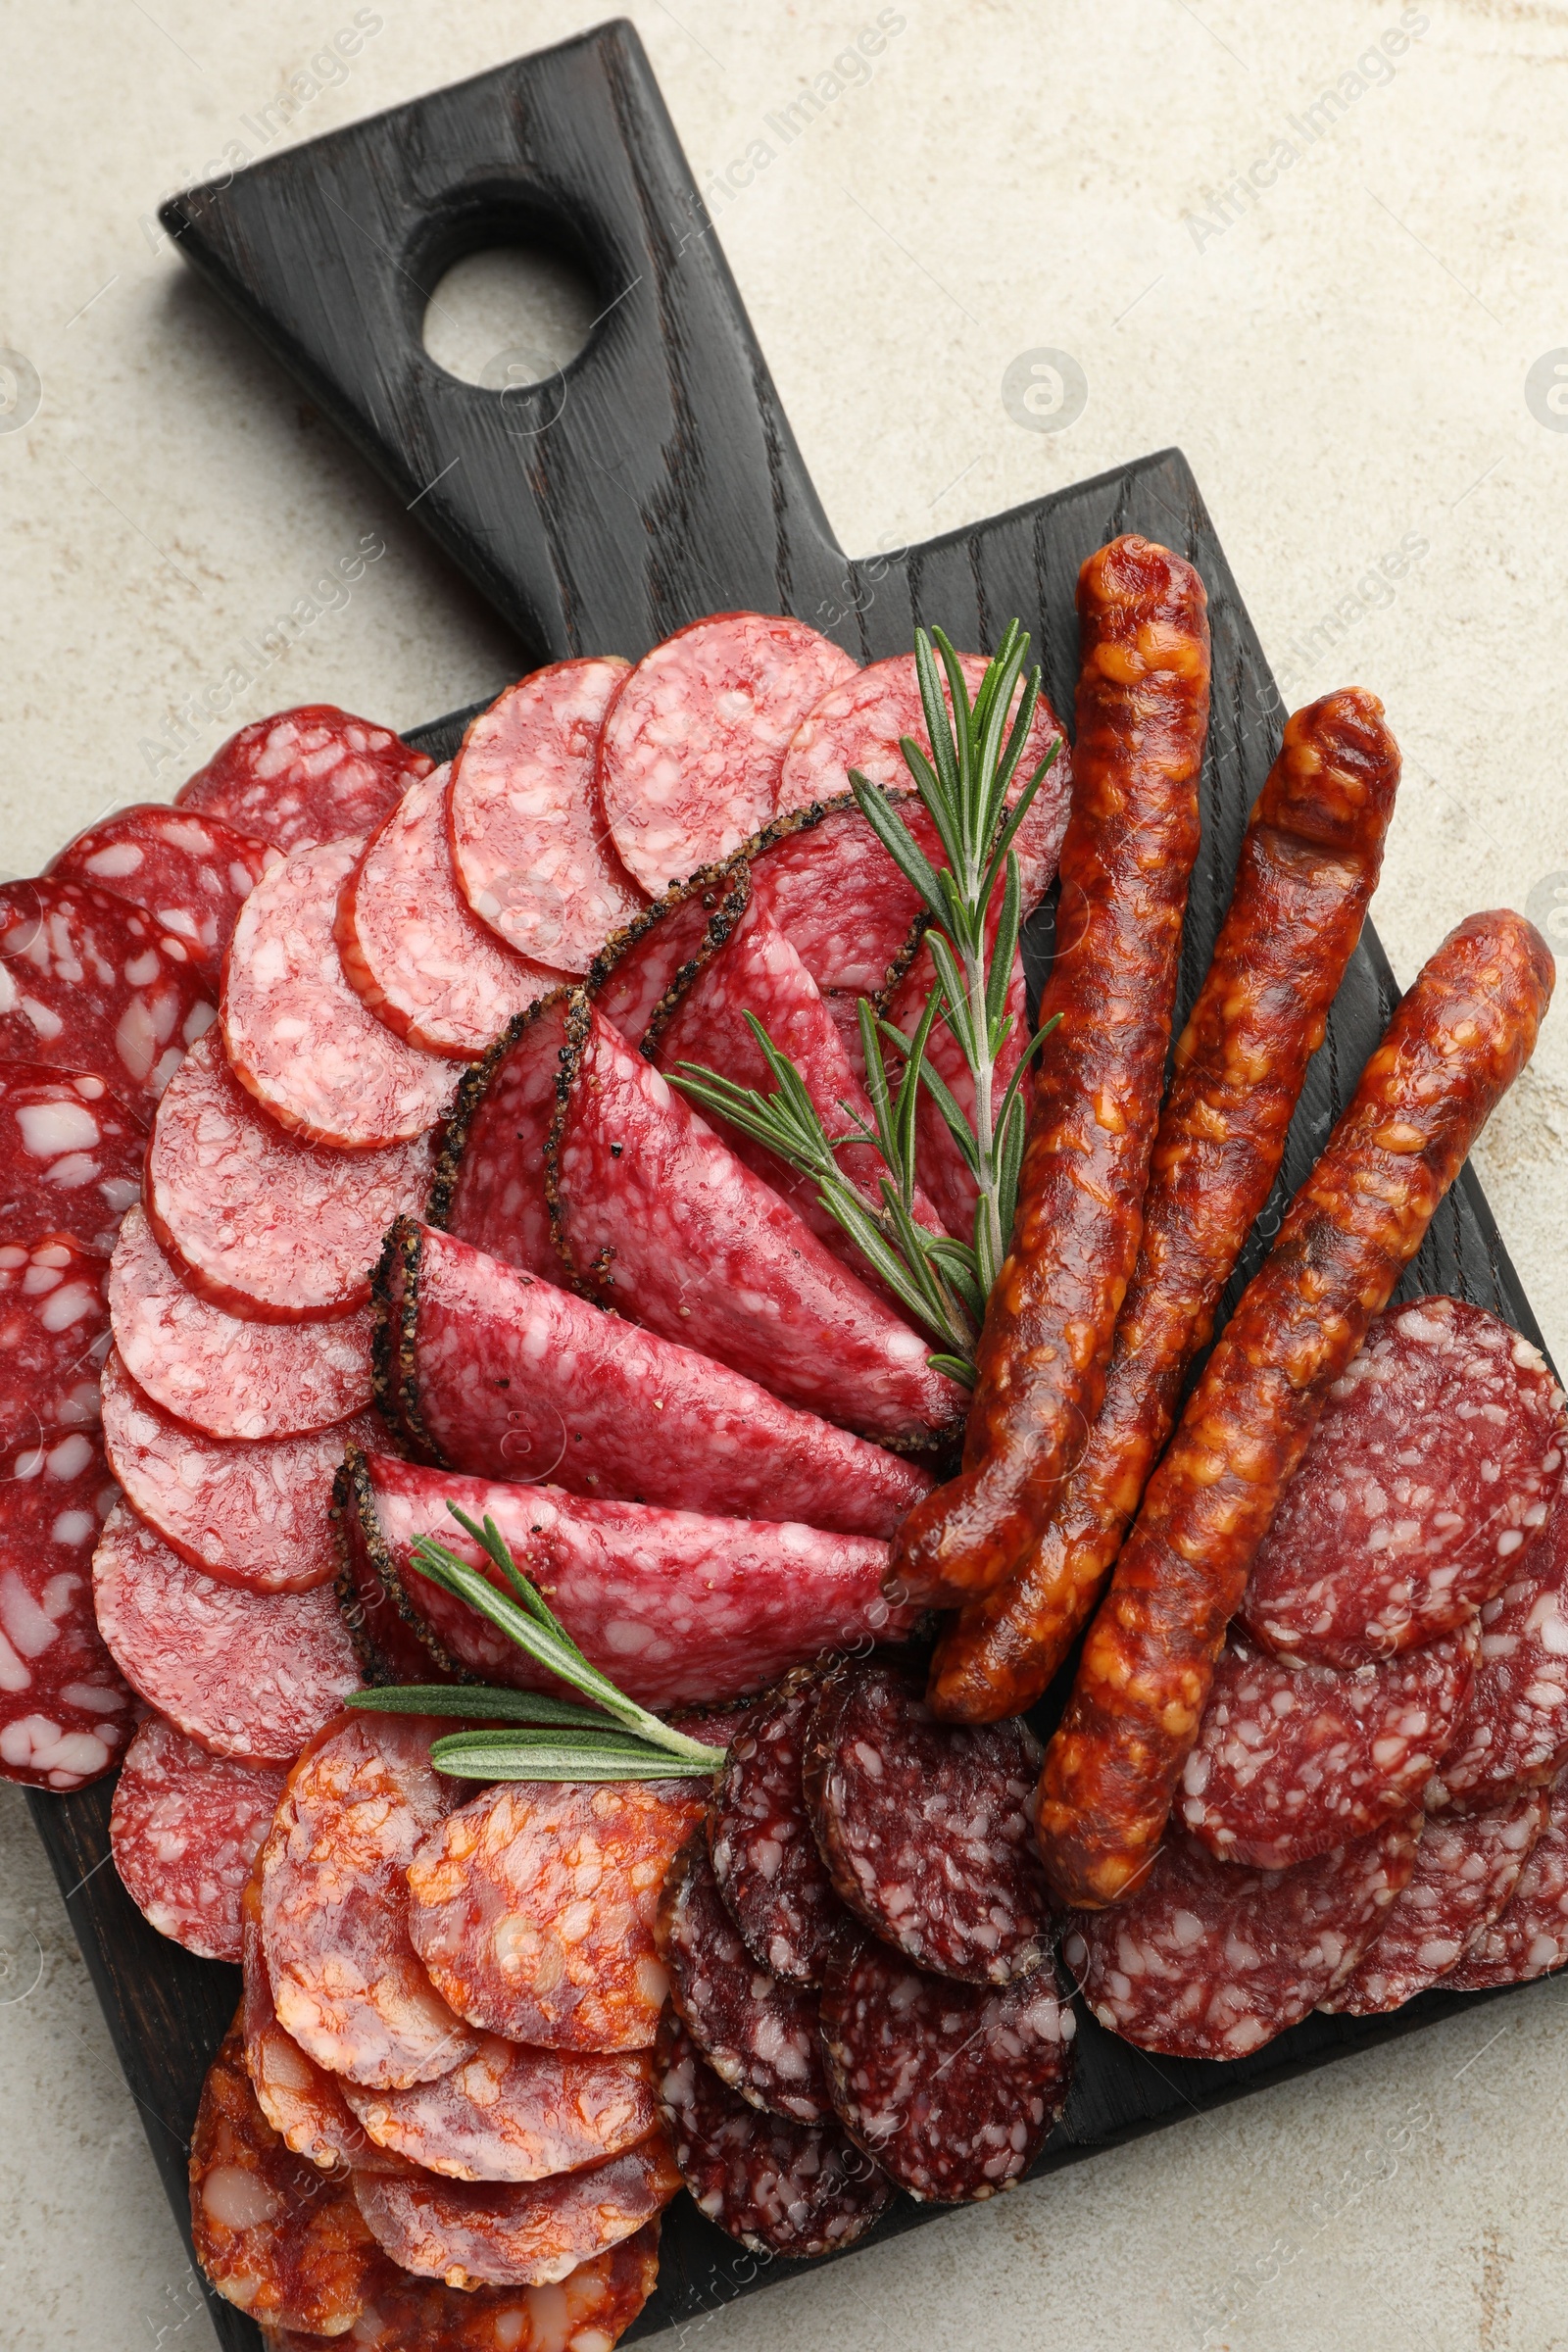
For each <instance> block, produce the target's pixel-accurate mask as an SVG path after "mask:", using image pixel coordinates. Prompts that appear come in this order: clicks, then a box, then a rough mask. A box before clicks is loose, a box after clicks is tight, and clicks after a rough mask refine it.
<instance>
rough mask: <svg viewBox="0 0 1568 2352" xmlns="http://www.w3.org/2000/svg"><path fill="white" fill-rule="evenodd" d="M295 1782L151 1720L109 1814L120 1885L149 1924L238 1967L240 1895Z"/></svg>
mask: <svg viewBox="0 0 1568 2352" xmlns="http://www.w3.org/2000/svg"><path fill="white" fill-rule="evenodd" d="M287 1777H288V1775H287V1773H286V1772H284V1771H282V1770H281V1769H279V1768H278V1767H276V1766H268V1765H265V1764H244V1763H241V1762H240V1761H239V1760H238V1759H237V1758H236V1757H233V1756H215V1755H210V1754H209V1753H208V1751H207V1749H206V1748H205V1747H198V1746H197V1744H196V1742H195V1740H188V1739H187V1738H186V1736H185V1734H184V1733H183V1732H181V1731H177V1730H176V1729H175V1727H174V1725H173V1724H172V1723H167V1722H165V1720H164V1718H163V1717H162V1716H161V1715H149V1716H148V1718H147V1720H146V1722H145V1723H143V1724H142V1725H141V1726H140V1727H139V1729H138V1731H137V1733H136V1737H135V1738H134V1740H132V1741H131V1743H130V1745H129V1747H128V1748H127V1749H126V1750H125V1761H124V1764H123V1768H122V1770H121V1775H120V1778H119V1780H118V1781H117V1782H116V1784H115V1801H114V1804H113V1806H112V1807H111V1809H110V1814H109V1842H110V1845H111V1847H112V1849H113V1852H114V1857H115V1868H116V1870H118V1871H119V1873H120V1879H121V1884H122V1885H123V1887H124V1889H125V1892H126V1893H127V1894H128V1895H129V1896H130V1899H131V1901H132V1902H133V1903H134V1904H135V1906H136V1908H137V1910H138V1911H139V1912H140V1913H141V1915H142V1917H143V1918H144V1919H145V1920H146V1921H147V1922H148V1924H149V1925H150V1926H152V1927H155V1928H156V1929H157V1930H158V1933H159V1935H160V1936H169V1937H170V1938H171V1940H172V1942H174V1943H182V1944H183V1945H184V1947H185V1949H186V1951H187V1952H194V1953H195V1954H196V1956H197V1958H198V1959H199V1960H236V1961H237V1960H238V1959H239V1957H240V1951H241V1942H242V1939H241V1934H240V1897H241V1895H242V1894H243V1893H244V1891H245V1884H246V1881H247V1880H248V1879H249V1877H250V1875H251V1869H252V1866H253V1865H254V1863H255V1860H256V1856H257V1854H258V1853H259V1851H260V1850H261V1844H262V1840H263V1838H265V1837H266V1836H267V1833H268V1831H269V1830H270V1828H271V1826H272V1815H273V1814H274V1812H275V1811H276V1810H277V1800H278V1798H279V1797H280V1796H281V1795H282V1793H283V1783H284V1781H285V1780H286V1779H287Z"/></svg>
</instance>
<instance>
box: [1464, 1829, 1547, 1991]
mask: <svg viewBox="0 0 1568 2352" xmlns="http://www.w3.org/2000/svg"><path fill="white" fill-rule="evenodd" d="M1565 1962H1568V1788H1564V1787H1563V1786H1562V1784H1561V1783H1558V1784H1556V1785H1555V1786H1554V1787H1553V1788H1552V1789H1551V1792H1550V1798H1549V1810H1548V1815H1547V1820H1546V1825H1545V1827H1544V1830H1543V1831H1542V1833H1541V1835H1540V1837H1539V1838H1537V1839H1536V1842H1535V1845H1534V1847H1533V1848H1532V1850H1531V1853H1530V1856H1529V1858H1528V1860H1527V1861H1526V1863H1525V1866H1524V1868H1523V1870H1522V1871H1521V1872H1520V1873H1519V1883H1518V1885H1517V1886H1516V1887H1515V1888H1514V1890H1513V1894H1512V1896H1511V1898H1510V1899H1509V1901H1508V1903H1507V1904H1506V1905H1505V1907H1504V1908H1503V1910H1502V1911H1501V1912H1500V1913H1499V1914H1498V1916H1497V1918H1496V1919H1495V1920H1494V1921H1493V1922H1492V1924H1491V1926H1490V1927H1486V1928H1483V1929H1481V1930H1479V1931H1478V1932H1477V1933H1476V1934H1475V1935H1473V1936H1471V1937H1470V1939H1469V1941H1468V1943H1467V1944H1466V1946H1465V1950H1464V1956H1463V1958H1462V1959H1461V1960H1460V1962H1459V1965H1458V1967H1457V1968H1456V1969H1454V1970H1453V1972H1452V1974H1451V1975H1450V1976H1449V1978H1448V1979H1447V1983H1448V1985H1450V1986H1451V1988H1452V1989H1453V1990H1454V1991H1456V1992H1483V1991H1486V1990H1487V1989H1488V1988H1489V1987H1490V1986H1492V1985H1523V1984H1527V1983H1528V1982H1529V1981H1530V1980H1531V1979H1532V1978H1534V1977H1544V1976H1545V1975H1546V1974H1547V1972H1548V1971H1549V1970H1551V1969H1554V1968H1561V1967H1562V1966H1563V1965H1564V1963H1565Z"/></svg>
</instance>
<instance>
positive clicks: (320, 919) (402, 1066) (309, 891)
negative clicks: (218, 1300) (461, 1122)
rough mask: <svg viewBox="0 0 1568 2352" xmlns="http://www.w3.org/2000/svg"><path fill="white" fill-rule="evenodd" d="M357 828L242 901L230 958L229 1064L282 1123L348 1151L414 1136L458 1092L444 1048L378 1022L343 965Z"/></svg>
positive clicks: (226, 994) (291, 861)
mask: <svg viewBox="0 0 1568 2352" xmlns="http://www.w3.org/2000/svg"><path fill="white" fill-rule="evenodd" d="M363 847H364V843H363V841H362V840H361V838H360V836H359V835H358V834H353V835H351V836H350V837H349V838H348V839H347V840H344V841H327V842H322V843H321V845H320V847H319V849H314V850H297V851H296V852H295V854H294V856H293V857H292V858H285V859H284V861H283V863H282V864H281V865H277V866H274V867H273V868H272V871H271V872H270V874H268V875H267V876H266V877H265V879H264V880H262V881H261V882H259V883H258V884H257V886H256V888H255V889H254V890H253V891H252V892H251V895H250V897H249V898H248V899H247V900H246V902H245V904H244V906H243V907H241V909H240V916H239V921H238V922H237V923H236V924H235V926H234V936H233V938H232V940H231V941H230V942H229V949H228V958H227V961H226V962H225V964H224V967H223V1006H222V1015H223V1046H224V1051H225V1052H226V1053H227V1054H228V1061H229V1067H230V1068H231V1069H232V1071H233V1072H234V1075H235V1077H236V1078H238V1080H239V1082H240V1084H241V1085H242V1086H244V1087H246V1088H247V1089H248V1090H249V1092H250V1093H251V1094H253V1095H254V1096H255V1097H256V1100H257V1102H258V1103H261V1104H262V1105H263V1107H264V1108H265V1109H267V1110H269V1111H270V1113H271V1115H272V1117H273V1118H274V1119H276V1121H277V1122H278V1124H279V1126H281V1127H286V1128H287V1129H288V1130H289V1131H290V1133H291V1134H294V1135H301V1136H304V1137H305V1139H306V1141H307V1142H308V1143H313V1144H326V1145H328V1146H330V1147H331V1148H332V1149H333V1150H336V1151H343V1152H368V1151H372V1150H377V1149H381V1148H384V1147H385V1146H386V1145H388V1144H403V1143H409V1142H411V1141H412V1140H413V1139H414V1137H416V1136H418V1135H422V1134H423V1133H424V1132H425V1130H426V1128H429V1127H433V1126H434V1124H435V1122H436V1120H437V1119H438V1118H439V1117H440V1116H441V1113H442V1110H443V1109H444V1108H445V1105H446V1101H447V1098H448V1096H449V1095H450V1094H451V1092H452V1085H453V1073H452V1068H451V1065H450V1063H449V1062H447V1061H446V1060H444V1059H443V1058H442V1057H441V1056H440V1055H439V1054H425V1053H422V1052H421V1051H420V1050H419V1048H418V1047H417V1046H413V1045H410V1044H409V1043H408V1042H407V1041H406V1040H405V1039H403V1038H401V1037H398V1036H396V1035H395V1034H394V1033H393V1031H392V1030H390V1029H389V1028H387V1027H386V1025H385V1024H384V1022H381V1021H378V1020H377V1019H376V1017H375V1015H374V1014H373V1013H371V1012H369V1011H368V1010H367V1008H366V1006H365V1005H363V1004H362V1003H361V1002H360V999H359V998H358V997H357V996H356V995H355V993H354V991H353V989H352V988H351V987H350V986H349V984H348V980H347V978H346V977H345V975H344V971H343V962H342V958H341V957H340V956H339V955H338V952H337V943H336V941H335V939H334V938H333V924H334V921H335V919H336V914H337V901H338V893H339V891H340V890H341V889H342V887H343V885H344V883H345V882H346V881H347V880H348V879H349V876H350V875H351V874H352V873H353V871H354V869H355V866H356V865H357V863H358V862H359V858H360V853H361V851H362V849H363Z"/></svg>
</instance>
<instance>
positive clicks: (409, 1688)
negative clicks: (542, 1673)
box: [347, 1683, 609, 1732]
mask: <svg viewBox="0 0 1568 2352" xmlns="http://www.w3.org/2000/svg"><path fill="white" fill-rule="evenodd" d="M347 1703H348V1705H350V1706H351V1707H362V1708H365V1709H366V1710H368V1712H369V1713H370V1714H372V1715H461V1716H463V1717H464V1718H465V1719H466V1721H467V1722H469V1723H488V1722H490V1721H491V1720H492V1719H494V1720H495V1721H496V1722H498V1723H537V1724H557V1725H573V1726H576V1727H577V1728H578V1729H580V1730H583V1731H601V1732H602V1731H606V1730H607V1729H608V1728H609V1727H608V1726H607V1724H606V1722H605V1718H604V1716H603V1714H602V1713H600V1712H599V1710H598V1709H596V1708H593V1707H578V1706H573V1705H572V1703H571V1701H570V1699H566V1698H552V1697H551V1696H550V1694H549V1692H548V1691H511V1690H504V1689H497V1688H495V1687H493V1686H491V1685H489V1684H481V1683H382V1684H379V1685H378V1686H377V1687H376V1688H375V1689H374V1690H371V1691H350V1692H349V1695H348V1701H347Z"/></svg>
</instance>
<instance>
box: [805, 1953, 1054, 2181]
mask: <svg viewBox="0 0 1568 2352" xmlns="http://www.w3.org/2000/svg"><path fill="white" fill-rule="evenodd" d="M1076 2030H1077V2020H1076V2018H1075V2017H1074V2016H1073V2013H1072V2010H1071V2009H1070V2008H1069V2007H1068V2006H1067V2004H1066V2003H1065V2002H1064V2001H1061V2000H1059V1999H1058V1998H1057V1993H1056V1982H1055V1974H1054V1970H1053V1969H1052V1968H1051V1967H1050V1966H1047V1967H1045V1968H1040V1969H1036V1971H1035V1972H1034V1974H1033V1975H1032V1976H1027V1977H1017V1978H1015V1979H1014V1981H1013V1982H1012V1984H1010V1985H955V1984H954V1983H953V1982H952V1981H951V1979H949V1978H947V1977H932V1976H927V1975H926V1974H925V1973H924V1972H923V1971H922V1970H920V1969H917V1968H913V1967H911V1966H910V1964H909V1962H908V1961H907V1960H906V1959H905V1958H904V1957H903V1955H902V1954H901V1953H898V1952H894V1951H890V1950H889V1949H888V1947H887V1945H886V1944H883V1943H878V1942H876V1941H875V1940H874V1939H872V1938H870V1937H858V1938H856V1937H851V1938H847V1939H846V1941H845V1943H844V1944H842V1945H841V1946H840V1948H839V1951H838V1953H837V1954H836V1956H835V1959H834V1962H833V1965H832V1967H831V1968H830V1969H829V1971H828V1981H827V1985H826V1986H825V1988H824V1990H823V1994H822V2039H823V2042H824V2043H825V2045H826V2050H827V2062H828V2079H829V2081H830V2082H831V2084H832V2091H833V2104H834V2106H835V2107H836V2108H837V2110H838V2113H839V2117H840V2120H841V2121H842V2122H843V2124H844V2126H845V2128H846V2129H847V2130H848V2131H850V2133H851V2134H852V2135H853V2137H854V2138H855V2139H857V2140H858V2142H859V2144H860V2146H861V2147H862V2148H864V2149H865V2150H866V2151H867V2153H868V2154H869V2155H871V2156H874V2157H875V2159H876V2161H877V2163H878V2164H880V2165H881V2166H882V2168H883V2170H884V2171H886V2172H889V2173H891V2174H892V2176H893V2178H894V2180H896V2181H897V2182H898V2184H899V2186H900V2187H901V2188H903V2189H907V2191H908V2193H909V2195H910V2196H911V2197H918V2198H920V2199H921V2200H922V2201H924V2200H926V2199H934V2200H935V2201H936V2202H937V2203H939V2204H948V2205H956V2204H965V2203H976V2202H978V2201H979V2200H980V2199H981V2198H983V2197H991V2196H995V2195H996V2193H997V2191H998V2190H999V2189H1003V2188H1010V2187H1011V2186H1012V2184H1013V2182H1014V2181H1015V2180H1022V2179H1023V2176H1024V2174H1025V2173H1026V2172H1027V2171H1028V2170H1029V2167H1030V2166H1031V2165H1032V2164H1033V2162H1034V2160H1035V2158H1036V2157H1037V2156H1038V2155H1039V2153H1040V2151H1041V2149H1042V2148H1043V2147H1044V2145H1045V2143H1046V2140H1047V2138H1048V2137H1049V2135H1050V2132H1051V2130H1052V2127H1053V2125H1054V2123H1055V2122H1056V2120H1057V2118H1058V2117H1059V2116H1060V2114H1061V2111H1062V2109H1063V2107H1064V2106H1065V2105H1066V2103H1067V2092H1068V2088H1069V2086H1070V2084H1071V2082H1072V2042H1073V2034H1074V2033H1075V2032H1076Z"/></svg>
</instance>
